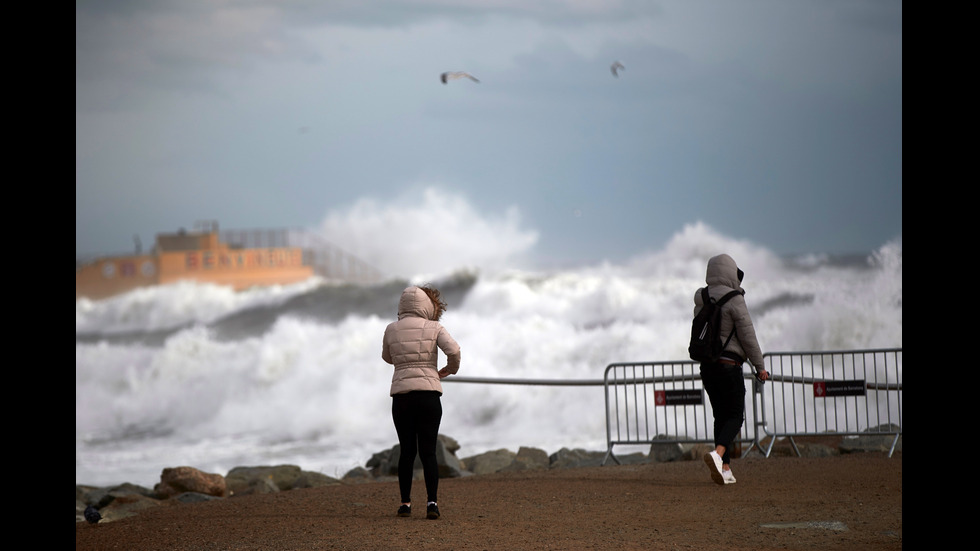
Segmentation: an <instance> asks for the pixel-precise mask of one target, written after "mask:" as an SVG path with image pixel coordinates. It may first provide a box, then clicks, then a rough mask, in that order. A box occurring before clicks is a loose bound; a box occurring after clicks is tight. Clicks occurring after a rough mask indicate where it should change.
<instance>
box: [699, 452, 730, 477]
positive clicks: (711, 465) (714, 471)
mask: <svg viewBox="0 0 980 551" xmlns="http://www.w3.org/2000/svg"><path fill="white" fill-rule="evenodd" d="M704 463H705V464H706V465H707V466H708V469H710V470H711V480H714V481H715V484H724V483H725V477H724V475H722V474H721V464H722V461H721V456H720V455H718V452H714V451H712V452H708V453H706V454H704Z"/></svg>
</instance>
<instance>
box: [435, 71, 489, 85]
mask: <svg viewBox="0 0 980 551" xmlns="http://www.w3.org/2000/svg"><path fill="white" fill-rule="evenodd" d="M457 78H468V79H470V80H472V81H473V82H480V81H479V80H477V79H476V77H475V76H473V75H471V74H469V73H466V72H463V71H449V72H446V73H443V74H441V75H439V80H441V81H442V83H443V84H446V83H447V82H448V81H450V80H456V79H457Z"/></svg>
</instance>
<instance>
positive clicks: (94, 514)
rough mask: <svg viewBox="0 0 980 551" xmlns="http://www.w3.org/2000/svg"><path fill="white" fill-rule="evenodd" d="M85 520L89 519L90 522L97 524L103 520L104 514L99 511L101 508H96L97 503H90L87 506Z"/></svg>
mask: <svg viewBox="0 0 980 551" xmlns="http://www.w3.org/2000/svg"><path fill="white" fill-rule="evenodd" d="M85 520H87V521H88V522H89V524H95V523H97V522H99V521H100V520H102V515H101V514H100V513H99V510H98V509H96V508H95V505H89V506H88V507H86V508H85Z"/></svg>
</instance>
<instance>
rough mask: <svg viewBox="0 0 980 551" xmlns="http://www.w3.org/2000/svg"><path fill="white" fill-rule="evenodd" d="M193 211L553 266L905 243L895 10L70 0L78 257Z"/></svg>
mask: <svg viewBox="0 0 980 551" xmlns="http://www.w3.org/2000/svg"><path fill="white" fill-rule="evenodd" d="M617 60H618V61H620V62H621V63H622V64H623V66H624V67H625V68H624V69H621V70H619V76H618V77H617V76H615V75H614V74H613V72H612V71H611V70H610V66H611V64H612V63H613V62H614V61H617ZM446 71H466V72H468V73H470V74H471V75H473V76H474V77H476V78H477V79H478V80H479V82H474V81H472V80H469V79H465V78H463V79H457V80H451V81H449V82H448V83H446V84H443V83H442V82H440V78H439V75H440V74H441V73H443V72H446ZM200 220H216V221H218V222H219V223H220V226H221V228H223V229H246V228H283V227H290V228H317V229H320V230H322V231H329V232H332V234H333V236H334V237H336V238H338V240H339V241H340V242H339V243H338V244H340V245H342V246H349V247H352V248H357V247H358V238H359V237H362V238H363V239H364V240H372V242H373V243H374V246H375V247H377V246H378V242H379V241H380V242H382V243H384V244H385V245H384V246H388V247H397V246H398V245H399V243H400V242H404V241H405V240H409V239H412V238H413V237H416V236H424V238H425V239H426V240H428V241H430V242H431V243H432V245H433V246H434V247H438V246H439V245H440V241H439V240H440V239H443V238H445V239H455V240H457V241H461V242H463V244H462V245H459V246H460V247H461V249H460V250H465V249H467V248H468V249H471V250H472V249H481V247H486V248H491V249H492V248H498V249H499V251H498V252H499V254H500V255H501V256H506V255H508V254H510V253H511V252H522V253H530V255H531V256H533V257H535V258H537V259H538V260H540V262H541V263H542V264H544V265H547V264H555V263H558V264H569V263H579V262H585V263H591V262H598V261H602V260H610V261H619V260H623V259H626V258H629V257H631V256H633V255H636V254H638V253H642V252H644V251H648V250H657V249H659V248H661V247H662V246H663V245H664V244H665V243H666V242H667V241H668V240H669V239H670V238H671V236H672V235H675V234H676V233H677V232H679V231H681V229H682V228H684V227H685V226H687V225H690V224H694V223H696V222H699V221H700V222H704V223H705V224H707V225H709V226H710V227H712V228H714V229H716V230H717V231H718V232H720V233H722V234H724V235H725V236H730V237H732V238H735V239H740V240H741V239H744V240H748V241H750V242H753V243H756V244H758V245H759V246H762V247H765V248H767V249H770V250H772V251H773V252H775V253H778V254H798V253H853V252H859V253H864V252H870V251H873V250H875V249H877V248H878V247H880V246H882V245H883V244H885V243H886V242H888V241H890V240H893V239H895V238H900V237H901V234H902V3H901V2H900V1H897V0H739V1H731V0H678V1H659V2H654V1H649V0H619V1H616V0H547V1H537V0H377V1H365V0H329V1H322V2H321V1H315V0H281V1H261V0H220V1H219V0H213V1H209V0H179V1H160V2H122V1H88V0H78V1H76V3H75V251H76V255H87V254H92V253H118V252H127V251H131V250H132V249H133V245H134V243H133V241H134V235H135V236H139V238H140V239H141V241H142V243H143V244H144V250H146V249H147V248H148V246H149V245H150V244H151V243H152V241H153V239H154V236H155V235H156V234H157V233H160V232H171V231H176V230H177V229H178V228H188V229H190V228H192V227H193V226H194V224H195V223H196V222H198V221H200ZM434 231H435V233H433V232H434ZM447 246H449V245H448V244H447ZM352 252H355V254H356V253H357V252H358V251H356V250H355V251H352Z"/></svg>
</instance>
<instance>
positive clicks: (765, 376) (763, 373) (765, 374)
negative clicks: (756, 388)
mask: <svg viewBox="0 0 980 551" xmlns="http://www.w3.org/2000/svg"><path fill="white" fill-rule="evenodd" d="M755 376H756V378H757V379H759V380H760V381H768V380H769V372H768V371H766V370H765V369H760V370H759V372H758V373H756V375H755Z"/></svg>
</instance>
